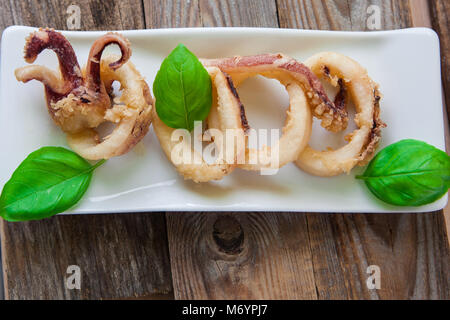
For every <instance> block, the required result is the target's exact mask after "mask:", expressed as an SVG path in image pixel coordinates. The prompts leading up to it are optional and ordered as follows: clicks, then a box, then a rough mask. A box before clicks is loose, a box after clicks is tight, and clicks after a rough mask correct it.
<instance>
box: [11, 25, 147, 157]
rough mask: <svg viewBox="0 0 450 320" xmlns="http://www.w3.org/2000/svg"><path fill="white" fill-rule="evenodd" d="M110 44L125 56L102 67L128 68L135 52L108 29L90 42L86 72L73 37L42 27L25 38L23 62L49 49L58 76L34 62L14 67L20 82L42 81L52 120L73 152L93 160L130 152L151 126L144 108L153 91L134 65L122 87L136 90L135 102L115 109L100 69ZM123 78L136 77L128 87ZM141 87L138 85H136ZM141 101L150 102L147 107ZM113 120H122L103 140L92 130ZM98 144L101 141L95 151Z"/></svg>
mask: <svg viewBox="0 0 450 320" xmlns="http://www.w3.org/2000/svg"><path fill="white" fill-rule="evenodd" d="M110 44H117V45H118V46H119V48H120V51H121V56H120V57H117V56H116V57H114V58H109V59H108V62H109V65H108V68H106V67H105V68H103V69H104V70H106V71H107V72H113V71H114V70H117V69H119V68H121V67H125V66H124V65H125V64H126V63H127V61H128V59H129V58H130V56H131V48H130V43H129V42H128V40H127V39H126V38H125V37H123V36H121V35H120V34H117V33H107V34H106V35H104V36H102V37H101V38H99V39H97V40H96V41H95V42H94V44H93V45H92V48H91V51H90V53H89V58H88V63H87V66H86V68H85V70H84V72H82V71H81V70H80V67H79V64H78V61H77V57H76V55H75V52H74V50H73V48H72V46H71V45H70V43H69V41H68V40H67V39H66V38H65V37H64V36H63V35H62V34H61V33H59V32H56V31H54V30H53V29H42V28H41V29H39V30H38V31H36V32H33V33H31V34H30V36H29V37H28V38H27V39H26V43H25V48H24V52H25V60H26V61H27V62H28V63H32V62H34V61H35V60H36V58H37V56H38V55H39V53H41V52H42V51H43V50H45V49H51V50H53V51H54V52H55V53H56V55H57V57H58V60H59V71H60V72H59V74H58V73H57V72H55V71H52V70H50V69H48V68H46V67H44V66H36V65H33V66H27V67H23V68H19V69H17V70H16V71H15V75H16V78H17V80H18V81H22V82H28V81H30V80H33V79H35V80H38V81H41V82H42V83H43V84H44V86H45V95H46V100H47V109H48V111H49V113H50V115H51V117H52V119H53V121H54V122H55V124H56V125H58V126H59V127H60V128H61V129H62V130H63V131H64V132H66V133H67V134H68V137H69V140H70V144H73V146H74V149H76V150H75V151H76V152H78V153H79V154H80V155H81V156H83V157H85V158H86V159H89V160H98V159H107V158H110V157H112V156H117V155H121V154H123V153H125V152H127V151H128V150H129V149H131V148H132V147H133V146H134V145H135V144H136V143H137V142H138V141H139V140H140V139H141V138H142V137H143V136H144V135H145V133H146V132H147V130H148V126H149V124H150V120H149V119H150V117H151V116H150V110H147V111H145V112H143V111H144V109H146V108H147V107H151V106H150V105H151V97H150V93H149V90H148V87H147V85H146V84H145V82H144V80H142V77H141V76H140V75H139V73H138V72H137V71H136V70H135V68H134V66H131V65H130V66H127V67H126V68H125V70H127V71H123V72H119V73H120V74H122V73H126V74H128V76H123V75H122V76H120V79H121V80H122V86H130V87H133V88H135V89H134V91H133V95H134V98H130V99H129V100H133V103H134V104H133V105H130V107H129V108H128V107H125V106H114V107H113V108H112V106H111V99H110V96H109V94H108V93H111V88H110V87H108V90H107V88H106V87H105V84H104V83H103V81H102V77H103V75H101V71H100V61H101V56H102V53H103V50H104V49H105V47H106V46H108V45H110ZM114 59H116V60H114ZM108 70H109V71H108ZM125 81H134V84H130V85H127V84H125ZM138 84H139V85H138ZM138 86H139V87H140V89H137V87H138ZM134 100H136V101H134ZM137 100H140V101H146V105H144V103H141V102H140V101H137ZM125 109H126V110H125ZM111 119H113V121H114V122H120V123H119V125H118V128H117V130H114V132H113V134H112V135H110V136H109V137H107V138H106V139H105V140H104V141H103V142H101V141H100V140H99V139H97V135H96V134H95V133H94V130H93V129H94V128H96V127H98V126H99V125H100V124H101V123H103V122H105V121H111ZM118 119H120V121H118ZM94 142H95V145H96V144H99V145H98V147H97V148H95V149H92V148H93V147H94Z"/></svg>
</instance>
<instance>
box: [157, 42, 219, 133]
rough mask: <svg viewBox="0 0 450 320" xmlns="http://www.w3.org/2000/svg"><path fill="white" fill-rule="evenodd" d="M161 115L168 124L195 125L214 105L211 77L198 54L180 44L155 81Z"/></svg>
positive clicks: (158, 112) (159, 115) (158, 111)
mask: <svg viewBox="0 0 450 320" xmlns="http://www.w3.org/2000/svg"><path fill="white" fill-rule="evenodd" d="M153 93H154V95H155V98H156V106H155V107H156V112H157V114H158V117H159V118H160V119H161V120H162V121H163V122H164V123H165V124H166V125H167V126H169V127H171V128H176V129H188V130H189V131H191V130H192V129H193V128H194V121H203V120H204V119H205V118H206V117H207V116H208V114H209V110H210V109H211V104H212V88H211V79H210V77H209V74H208V72H207V71H206V69H205V68H204V67H203V65H202V64H201V62H200V61H199V60H198V59H197V57H196V56H195V55H194V54H193V53H192V52H190V51H189V50H188V49H187V48H186V47H185V46H184V45H183V44H179V45H178V46H177V47H176V48H175V49H174V50H173V51H172V52H171V53H170V54H169V55H168V56H167V58H166V59H164V61H163V63H162V64H161V68H160V69H159V71H158V73H157V74H156V78H155V81H154V82H153Z"/></svg>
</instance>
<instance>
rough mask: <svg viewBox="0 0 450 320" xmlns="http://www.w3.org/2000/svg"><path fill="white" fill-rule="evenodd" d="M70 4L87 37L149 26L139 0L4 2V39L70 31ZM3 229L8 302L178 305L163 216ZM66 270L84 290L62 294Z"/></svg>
mask: <svg viewBox="0 0 450 320" xmlns="http://www.w3.org/2000/svg"><path fill="white" fill-rule="evenodd" d="M70 4H75V5H79V7H80V9H81V26H80V29H82V30H104V29H106V30H109V29H131V28H143V27H144V25H145V23H144V14H143V12H144V11H143V7H142V3H141V1H140V0H130V1H87V0H78V1H54V0H48V1H2V2H1V3H0V19H1V20H0V31H3V29H4V28H5V27H7V26H8V25H11V24H24V25H32V26H49V27H54V28H57V29H67V24H66V19H67V17H68V14H67V13H66V10H67V7H68V6H69V5H70ZM0 220H1V219H0ZM0 223H1V226H0V235H1V241H2V256H3V268H4V275H5V279H4V285H5V296H6V298H8V299H109V298H130V297H131V298H134V297H140V296H145V297H147V298H172V297H173V293H172V282H171V274H170V264H169V253H168V246H167V235H166V226H165V216H164V214H162V213H152V214H121V215H96V216H57V217H54V218H51V219H47V220H43V221H35V222H26V223H7V222H4V221H2V222H0ZM69 265H78V266H79V267H80V269H81V273H82V283H81V290H67V289H66V287H65V278H66V276H67V274H66V270H67V267H68V266H69Z"/></svg>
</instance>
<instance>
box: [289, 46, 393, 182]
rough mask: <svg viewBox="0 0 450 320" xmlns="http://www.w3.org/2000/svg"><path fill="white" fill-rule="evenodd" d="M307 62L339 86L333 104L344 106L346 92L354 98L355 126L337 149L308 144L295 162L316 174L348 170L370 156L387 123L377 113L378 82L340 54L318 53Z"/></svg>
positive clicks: (326, 174)
mask: <svg viewBox="0 0 450 320" xmlns="http://www.w3.org/2000/svg"><path fill="white" fill-rule="evenodd" d="M306 65H307V66H308V67H309V68H311V70H312V71H313V72H314V73H315V74H316V75H317V76H318V77H321V78H324V79H326V80H327V81H328V82H330V83H331V84H332V85H334V86H339V87H340V90H339V92H338V94H337V96H336V99H335V104H337V105H341V106H343V107H345V105H346V100H347V94H348V95H349V98H352V99H353V102H354V104H355V107H356V112H357V113H356V115H355V120H354V121H355V123H356V125H357V127H358V129H356V130H355V131H353V132H352V133H350V134H349V135H347V136H346V140H347V141H348V144H347V145H345V146H344V147H342V148H339V149H337V150H329V151H317V150H314V149H312V148H311V147H310V146H307V147H306V148H305V150H304V151H303V152H302V153H301V154H300V157H299V158H298V160H297V161H296V164H297V166H298V167H300V168H301V169H303V170H305V171H307V172H309V173H311V174H314V175H318V176H335V175H338V174H341V173H344V172H347V173H348V172H349V171H350V170H351V169H352V168H353V167H354V166H355V165H357V164H360V165H362V164H365V163H367V162H368V161H369V160H370V159H371V158H372V157H373V155H374V152H375V149H376V147H377V144H378V142H379V140H380V137H381V128H383V127H385V126H386V125H385V124H384V123H383V122H382V121H381V120H380V117H379V114H380V112H379V102H380V95H379V92H378V85H377V84H376V83H374V82H373V81H372V79H370V78H369V76H368V75H367V71H366V70H365V69H364V68H363V67H361V66H360V65H359V64H358V63H357V62H356V61H354V60H352V59H350V58H348V57H346V56H343V55H341V54H337V53H333V52H324V53H319V54H316V55H314V56H313V57H311V58H309V59H308V60H307V61H306Z"/></svg>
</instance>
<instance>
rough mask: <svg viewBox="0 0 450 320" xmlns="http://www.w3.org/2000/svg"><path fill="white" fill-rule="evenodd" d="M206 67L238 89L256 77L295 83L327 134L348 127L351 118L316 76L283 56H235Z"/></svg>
mask: <svg viewBox="0 0 450 320" xmlns="http://www.w3.org/2000/svg"><path fill="white" fill-rule="evenodd" d="M200 60H201V61H202V63H203V64H204V65H205V66H216V67H219V68H220V70H222V71H223V72H226V73H228V74H229V75H230V76H231V78H232V79H233V82H234V83H235V85H236V86H238V85H239V84H240V83H241V82H242V81H243V80H244V79H246V78H249V77H251V76H254V75H257V74H259V75H262V76H264V77H267V78H274V79H279V80H280V79H281V80H285V81H288V83H292V82H296V83H297V84H299V85H300V86H301V88H302V89H303V90H304V91H305V93H306V97H307V99H308V102H309V104H310V107H311V112H312V113H313V115H314V116H315V117H317V118H318V119H321V120H322V122H321V125H322V126H323V127H324V128H326V129H327V130H330V131H333V132H338V131H341V130H343V129H345V128H346V127H347V122H348V114H347V111H346V110H345V109H344V108H342V107H341V106H340V105H336V104H335V103H333V102H332V101H331V100H330V99H329V98H328V96H327V94H326V93H325V90H324V88H323V86H322V83H321V82H320V80H319V79H318V78H317V76H316V75H315V74H314V73H313V72H311V70H310V69H309V68H308V67H306V66H305V65H304V64H302V63H300V62H298V61H297V60H295V59H293V58H290V57H288V56H285V55H284V54H281V53H277V54H271V53H269V54H261V55H255V56H244V57H241V56H235V57H232V58H222V59H200Z"/></svg>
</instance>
